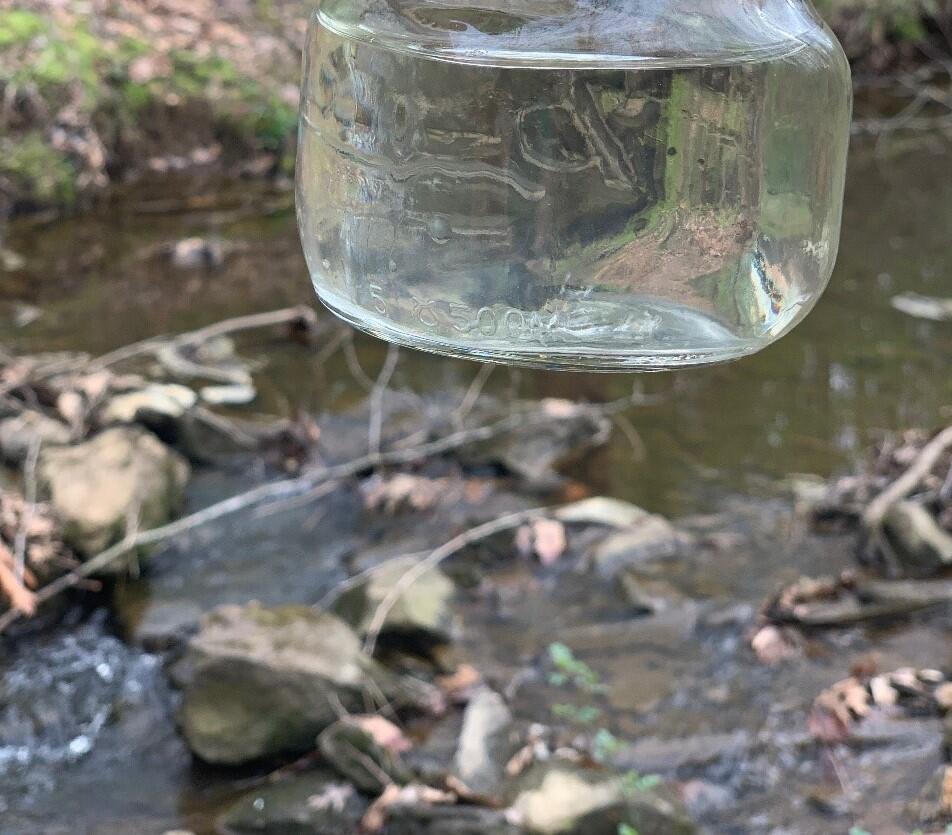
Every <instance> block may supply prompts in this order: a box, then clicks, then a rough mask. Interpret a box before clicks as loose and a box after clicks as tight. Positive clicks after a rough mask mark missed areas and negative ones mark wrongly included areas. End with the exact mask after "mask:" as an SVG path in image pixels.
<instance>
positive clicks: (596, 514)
mask: <svg viewBox="0 0 952 835" xmlns="http://www.w3.org/2000/svg"><path fill="white" fill-rule="evenodd" d="M553 515H554V516H555V518H556V519H558V520H559V521H560V522H565V523H566V524H570V525H571V524H578V525H605V526H606V527H610V528H630V527H634V526H635V525H637V524H638V523H639V522H642V521H643V520H645V519H646V518H648V517H649V516H650V515H651V514H649V513H648V511H646V510H643V509H642V508H640V507H638V505H635V504H632V503H631V502H626V501H622V500H621V499H613V498H611V497H609V496H592V497H590V498H588V499H582V500H581V501H578V502H572V503H571V504H567V505H562V507H560V508H559V509H558V510H556V511H555V513H554V514H553Z"/></svg>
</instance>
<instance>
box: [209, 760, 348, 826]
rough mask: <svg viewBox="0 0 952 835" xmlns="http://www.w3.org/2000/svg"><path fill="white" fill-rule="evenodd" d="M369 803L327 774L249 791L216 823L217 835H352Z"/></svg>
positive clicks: (314, 773) (303, 776) (308, 775)
mask: <svg viewBox="0 0 952 835" xmlns="http://www.w3.org/2000/svg"><path fill="white" fill-rule="evenodd" d="M366 808H367V801H366V800H365V799H364V798H362V797H361V796H360V795H359V794H358V793H357V791H356V790H355V789H354V787H353V786H351V785H349V784H347V783H344V782H342V781H341V780H340V779H339V778H338V777H337V776H336V775H334V774H332V773H331V772H329V771H322V770H318V771H309V772H306V773H305V774H301V775H298V776H296V777H292V778H290V779H288V780H282V781H281V782H279V783H276V784H274V785H270V786H264V787H262V788H260V789H256V790H255V791H252V792H249V793H248V794H247V795H245V796H244V797H242V798H241V799H240V800H239V801H238V802H237V803H236V804H235V805H234V806H232V807H231V808H230V809H228V811H226V812H225V813H224V814H223V815H222V816H221V817H220V818H219V819H218V821H217V822H216V825H215V830H216V832H218V833H220V835H318V834H319V835H353V833H354V832H357V831H358V826H359V823H360V818H361V815H363V813H364V810H365V809H366Z"/></svg>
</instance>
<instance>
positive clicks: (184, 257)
mask: <svg viewBox="0 0 952 835" xmlns="http://www.w3.org/2000/svg"><path fill="white" fill-rule="evenodd" d="M229 249H230V248H228V247H226V245H225V243H224V241H222V240H219V239H217V238H183V239H182V240H180V241H176V242H175V243H174V244H172V246H171V250H170V253H169V256H170V258H171V261H172V266H174V267H176V268H177V269H180V270H195V269H199V268H201V267H206V268H209V269H213V268H217V267H220V266H222V265H223V264H224V263H225V257H226V256H227V254H228V252H229Z"/></svg>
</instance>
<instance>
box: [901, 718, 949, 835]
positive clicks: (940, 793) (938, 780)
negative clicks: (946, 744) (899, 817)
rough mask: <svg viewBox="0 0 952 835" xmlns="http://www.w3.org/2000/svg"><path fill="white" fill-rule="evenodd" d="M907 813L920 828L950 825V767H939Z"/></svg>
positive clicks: (936, 827) (910, 804)
mask: <svg viewBox="0 0 952 835" xmlns="http://www.w3.org/2000/svg"><path fill="white" fill-rule="evenodd" d="M946 727H947V728H948V725H946ZM908 811H909V814H910V816H911V817H912V818H913V819H914V820H915V821H916V822H917V823H918V824H919V825H920V826H927V827H930V828H932V829H939V827H943V826H947V825H948V824H952V766H948V765H943V766H940V767H939V769H938V770H937V771H936V772H935V774H934V775H933V776H932V779H930V780H929V781H928V782H927V783H926V784H925V786H923V788H922V791H921V792H920V793H919V797H917V798H916V799H915V800H913V801H911V802H910V803H909V809H908Z"/></svg>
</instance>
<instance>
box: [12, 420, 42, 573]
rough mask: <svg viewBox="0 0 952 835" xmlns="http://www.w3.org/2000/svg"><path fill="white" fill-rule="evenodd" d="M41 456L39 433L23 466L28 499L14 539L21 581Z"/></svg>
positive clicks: (16, 563) (15, 564)
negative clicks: (37, 470)
mask: <svg viewBox="0 0 952 835" xmlns="http://www.w3.org/2000/svg"><path fill="white" fill-rule="evenodd" d="M39 458H40V437H39V435H37V436H36V437H35V438H34V439H33V440H32V441H31V443H30V449H29V451H28V452H27V456H26V463H25V464H24V468H23V483H24V498H25V500H26V501H25V504H24V508H23V514H22V515H21V516H20V522H19V525H18V526H17V532H16V537H15V538H14V540H13V555H14V562H13V570H14V571H15V572H16V576H17V579H18V580H19V581H20V582H21V583H22V582H23V574H24V570H25V569H26V546H27V539H28V538H29V530H30V522H31V520H32V518H33V512H34V510H35V509H36V465H37V462H38V461H39Z"/></svg>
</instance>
